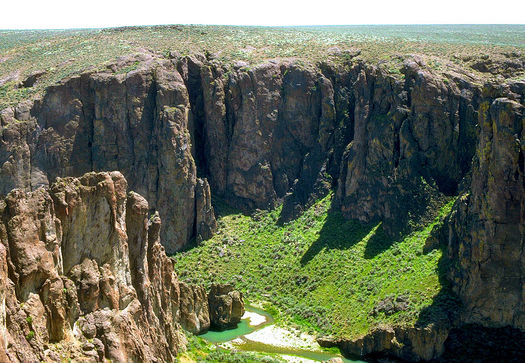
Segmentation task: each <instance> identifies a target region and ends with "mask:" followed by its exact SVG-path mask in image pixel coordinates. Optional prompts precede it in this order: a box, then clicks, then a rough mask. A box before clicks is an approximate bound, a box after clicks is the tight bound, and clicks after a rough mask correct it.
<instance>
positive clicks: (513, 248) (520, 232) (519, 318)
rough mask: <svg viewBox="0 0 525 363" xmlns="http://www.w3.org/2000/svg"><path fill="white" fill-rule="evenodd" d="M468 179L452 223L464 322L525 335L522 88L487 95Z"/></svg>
mask: <svg viewBox="0 0 525 363" xmlns="http://www.w3.org/2000/svg"><path fill="white" fill-rule="evenodd" d="M486 91H487V93H489V94H488V95H487V96H488V97H487V99H486V100H485V101H484V102H483V103H482V104H481V106H480V113H479V126H480V137H479V141H478V146H477V149H476V155H475V157H474V161H473V167H472V181H471V183H470V188H469V189H468V191H467V192H465V193H464V194H462V195H461V197H460V198H459V200H458V202H457V203H456V209H455V211H454V213H453V215H451V217H450V228H449V231H448V235H447V242H448V251H449V254H450V259H451V260H452V261H454V264H453V267H452V269H451V272H450V278H451V280H452V282H453V286H454V289H455V291H456V292H457V293H458V295H459V296H460V298H461V300H462V303H463V309H464V311H463V314H462V316H461V318H462V322H464V323H469V324H480V325H483V326H486V327H494V328H497V327H504V326H512V327H516V328H519V329H521V330H525V315H524V314H525V306H524V297H525V284H524V280H523V279H524V277H525V255H524V250H523V249H524V243H525V177H524V168H525V166H524V165H525V162H524V155H525V115H524V113H523V110H524V95H525V84H524V83H520V84H516V85H513V87H510V88H505V87H501V88H499V89H487V90H486Z"/></svg>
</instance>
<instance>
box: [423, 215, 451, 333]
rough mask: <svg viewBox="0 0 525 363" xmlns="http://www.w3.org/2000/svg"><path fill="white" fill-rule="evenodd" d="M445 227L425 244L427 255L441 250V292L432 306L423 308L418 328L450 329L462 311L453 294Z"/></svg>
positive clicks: (439, 264) (436, 230) (439, 266)
mask: <svg viewBox="0 0 525 363" xmlns="http://www.w3.org/2000/svg"><path fill="white" fill-rule="evenodd" d="M445 230H446V228H445V226H443V225H441V226H439V228H437V229H435V230H433V231H432V232H431V234H430V237H429V238H428V239H427V241H426V243H425V247H424V248H423V253H425V254H427V253H430V252H432V251H434V250H436V249H439V250H441V253H442V255H441V258H440V259H439V261H438V266H437V272H438V279H439V284H440V285H441V290H440V291H439V292H438V293H437V294H436V296H434V298H433V299H432V304H430V305H429V306H427V307H425V308H423V309H422V310H421V312H420V313H419V316H418V320H417V322H416V324H415V325H416V327H426V326H428V325H429V324H434V325H436V326H441V327H450V326H451V325H453V324H454V322H455V321H456V320H457V317H458V312H459V309H460V302H459V298H458V297H457V296H456V295H455V294H454V293H453V292H452V288H451V284H450V281H449V280H448V277H447V276H448V272H449V271H450V268H451V263H452V262H451V260H450V258H449V257H448V253H447V245H446V243H445V242H444V241H445V240H446V237H445V236H444V235H443V234H444V233H445Z"/></svg>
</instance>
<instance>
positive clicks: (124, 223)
mask: <svg viewBox="0 0 525 363" xmlns="http://www.w3.org/2000/svg"><path fill="white" fill-rule="evenodd" d="M148 211H149V206H148V203H147V202H146V200H145V199H144V198H142V197H141V196H140V195H138V194H136V193H129V194H128V193H127V182H126V180H125V179H124V177H123V176H122V174H120V173H119V172H112V173H89V174H85V175H84V176H82V177H81V178H78V179H77V178H64V179H58V180H57V182H56V183H55V184H53V185H52V186H51V188H50V189H44V188H41V189H38V190H36V191H34V192H24V191H22V190H15V191H13V192H11V193H9V194H8V196H7V197H6V199H5V202H3V204H2V210H1V214H2V223H1V224H0V231H1V235H0V237H1V242H2V243H1V244H0V262H2V264H1V266H0V267H1V269H0V284H1V287H2V289H0V293H1V294H2V296H0V297H2V300H1V301H2V306H1V309H0V323H1V329H2V331H1V334H0V336H1V339H2V341H3V343H4V344H2V345H1V349H0V352H1V353H0V356H3V357H6V356H7V357H8V359H7V360H9V361H13V362H29V361H43V360H44V361H62V360H64V359H67V358H71V359H73V360H76V361H103V360H105V359H110V360H112V361H115V362H130V361H136V362H139V361H156V360H161V361H172V360H173V359H174V358H175V356H176V354H177V352H178V351H179V350H180V349H182V348H183V347H184V344H185V338H184V336H183V334H182V333H181V330H180V326H179V324H178V321H179V309H180V307H179V302H180V289H179V283H178V281H177V277H176V275H175V273H174V271H173V265H172V263H171V261H170V260H169V259H168V258H167V257H166V254H165V253H164V249H163V247H162V246H161V245H160V241H159V231H160V219H159V217H158V215H154V216H153V217H152V218H151V219H149V218H148ZM55 343H58V344H59V345H56V344H55ZM60 346H61V348H59V347H60ZM3 360H6V359H3Z"/></svg>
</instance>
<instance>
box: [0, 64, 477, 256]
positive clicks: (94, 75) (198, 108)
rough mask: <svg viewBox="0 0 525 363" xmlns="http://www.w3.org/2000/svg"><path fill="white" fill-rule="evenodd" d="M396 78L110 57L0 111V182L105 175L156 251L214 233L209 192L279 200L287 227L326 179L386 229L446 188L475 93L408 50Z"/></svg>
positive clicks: (345, 69) (456, 174) (359, 67)
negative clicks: (145, 215)
mask: <svg viewBox="0 0 525 363" xmlns="http://www.w3.org/2000/svg"><path fill="white" fill-rule="evenodd" d="M130 64H131V66H134V67H135V68H136V69H135V70H132V71H127V72H124V71H121V69H126V68H129V67H130ZM401 71H402V77H397V78H396V77H393V76H391V75H388V74H387V73H386V72H385V71H382V70H380V69H379V68H377V67H375V66H372V65H369V64H366V63H363V62H362V61H360V62H354V63H351V64H350V65H334V64H330V63H323V64H320V65H319V67H313V66H306V65H301V64H296V63H293V62H276V61H273V62H272V61H270V62H267V63H264V64H261V65H258V66H256V67H253V68H250V67H248V66H246V65H245V64H242V63H240V64H239V63H236V64H233V65H224V64H220V63H219V62H217V61H215V60H213V59H206V58H204V57H203V56H193V57H182V58H178V59H165V58H159V57H155V56H152V55H149V54H142V55H139V56H137V57H136V58H131V59H129V58H126V59H122V60H121V61H120V63H117V64H115V65H111V66H109V67H108V68H107V69H105V70H100V71H97V72H94V71H93V72H86V73H84V74H81V75H79V76H74V77H72V78H70V79H67V80H65V81H63V82H62V83H61V84H59V85H56V86H53V87H50V88H49V89H48V90H47V92H46V93H45V95H44V96H43V97H42V98H41V99H40V100H37V101H35V102H34V103H30V102H27V103H22V104H20V105H19V106H18V107H16V108H14V109H6V110H3V111H2V113H1V116H0V117H1V120H0V121H1V122H2V143H1V144H0V162H1V167H0V187H1V190H0V191H1V192H3V193H7V192H9V191H10V190H11V189H13V188H22V189H25V190H34V189H36V188H37V187H39V186H41V185H49V183H51V182H52V181H53V180H54V179H55V178H56V177H59V176H70V175H72V176H79V175H82V174H83V173H85V172H88V171H104V170H119V171H121V172H122V173H123V175H124V176H125V177H126V178H127V179H128V181H129V183H130V187H131V188H132V189H133V190H136V191H137V192H138V193H139V194H141V195H144V196H145V197H146V198H147V199H148V201H150V206H151V208H152V209H154V210H158V211H159V213H160V215H161V216H162V218H163V219H164V220H165V221H166V222H167V223H164V225H163V227H162V231H161V237H162V241H163V244H164V246H165V248H166V250H167V252H168V253H174V252H175V251H177V250H180V249H181V248H183V247H184V246H185V245H186V244H187V243H188V242H189V241H190V240H191V239H192V238H196V239H205V238H208V237H209V236H210V235H211V234H213V232H214V230H215V228H216V226H215V220H214V217H213V210H212V207H211V204H210V200H209V199H210V197H211V195H215V196H218V197H222V198H224V199H226V201H228V202H229V203H231V204H234V205H236V206H238V207H240V208H243V209H245V210H252V209H254V208H269V207H272V206H274V205H276V203H278V202H280V201H283V202H284V207H283V215H282V216H281V217H282V218H281V219H282V220H283V221H286V220H289V219H290V218H294V217H295V216H297V215H298V214H300V213H301V211H302V209H303V208H304V206H305V205H307V204H308V202H309V201H311V200H312V199H315V198H317V197H319V196H321V195H323V194H325V193H327V192H328V190H329V189H330V188H336V189H337V193H336V194H337V196H336V202H337V204H338V206H339V207H340V208H341V210H342V211H343V212H344V214H345V215H346V216H347V217H348V218H354V219H358V220H360V221H363V222H369V221H371V220H382V221H383V227H384V228H385V229H386V230H388V231H389V232H391V233H396V232H398V231H397V229H399V226H405V225H407V224H408V222H409V220H410V219H414V218H416V219H417V218H421V216H425V214H426V211H427V210H428V209H429V207H430V206H431V205H432V203H433V201H435V200H439V199H440V197H442V196H444V195H454V194H456V193H457V191H458V186H459V184H460V183H461V181H462V180H463V177H464V176H465V175H466V174H467V173H468V171H469V170H470V162H471V159H472V156H473V155H474V150H475V146H476V142H477V129H476V123H477V110H478V107H479V103H480V102H481V87H480V86H478V85H477V83H476V82H475V81H474V79H472V78H469V76H468V75H464V74H460V73H455V71H451V73H450V74H449V75H447V77H448V78H444V77H443V75H442V74H438V73H437V72H434V71H433V70H432V69H431V68H430V67H428V66H426V65H425V63H424V61H423V60H422V59H420V58H418V57H415V58H408V59H407V60H406V61H405V63H404V66H403V68H402V69H401ZM208 185H209V186H210V187H211V194H210V190H208V189H209V187H208ZM202 188H204V189H202ZM430 209H432V208H430ZM197 219H199V220H197Z"/></svg>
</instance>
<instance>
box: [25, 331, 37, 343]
mask: <svg viewBox="0 0 525 363" xmlns="http://www.w3.org/2000/svg"><path fill="white" fill-rule="evenodd" d="M34 337H35V332H34V331H33V330H31V331H30V332H29V333H27V335H26V340H27V341H30V340H31V339H33V338H34Z"/></svg>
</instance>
